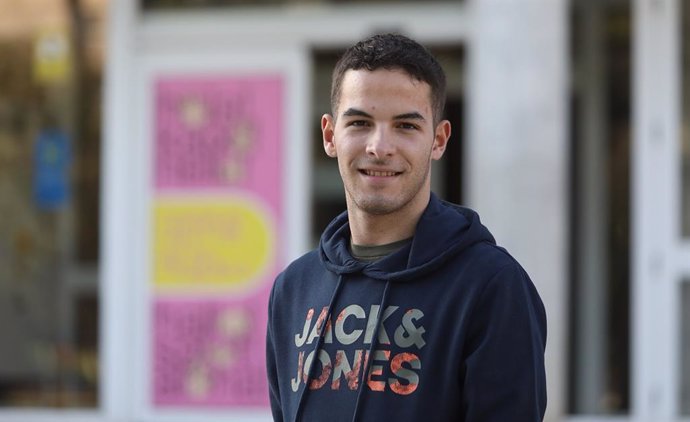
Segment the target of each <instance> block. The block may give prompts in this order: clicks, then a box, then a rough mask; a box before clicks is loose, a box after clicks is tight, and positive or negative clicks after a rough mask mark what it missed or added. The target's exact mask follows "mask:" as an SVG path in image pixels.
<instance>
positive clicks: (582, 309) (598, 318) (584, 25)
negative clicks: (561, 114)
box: [568, 1, 632, 415]
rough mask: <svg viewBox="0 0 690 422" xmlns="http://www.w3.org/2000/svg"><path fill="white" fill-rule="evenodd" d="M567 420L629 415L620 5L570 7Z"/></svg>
mask: <svg viewBox="0 0 690 422" xmlns="http://www.w3.org/2000/svg"><path fill="white" fill-rule="evenodd" d="M572 6H573V10H572V11H573V15H572V18H573V21H572V23H573V25H572V29H573V31H574V32H573V37H572V40H573V45H572V47H571V50H572V52H573V65H574V71H573V102H572V104H573V114H572V116H573V118H572V124H573V126H572V135H571V139H572V141H571V142H572V143H571V145H572V157H573V161H572V162H573V166H572V174H571V180H572V181H573V182H572V196H571V204H572V208H571V216H572V226H571V239H572V246H571V251H572V256H571V268H572V270H571V289H570V293H571V294H570V296H571V307H570V309H571V318H570V321H571V328H570V331H571V332H572V336H571V339H570V371H569V373H570V376H569V380H570V388H569V391H570V397H569V406H568V407H569V412H570V413H572V414H578V415H579V414H600V415H605V414H619V413H627V412H629V411H630V385H631V384H630V369H629V368H630V356H631V354H630V346H629V344H630V318H629V307H630V288H631V285H630V284H631V282H630V271H629V266H630V258H629V257H630V239H629V232H630V211H629V209H630V197H629V190H630V189H629V186H630V159H629V156H630V147H631V143H630V88H629V86H630V66H631V63H630V40H631V22H632V21H631V11H630V4H629V2H617V1H604V2H573V3H572Z"/></svg>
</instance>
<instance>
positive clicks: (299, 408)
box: [293, 274, 387, 422]
mask: <svg viewBox="0 0 690 422" xmlns="http://www.w3.org/2000/svg"><path fill="white" fill-rule="evenodd" d="M342 285H343V275H342V274H341V275H340V276H339V277H338V284H336V285H335V290H333V295H332V296H331V301H330V303H329V304H328V311H326V319H324V320H323V325H322V326H321V331H320V332H319V337H318V338H317V340H316V345H315V346H314V351H313V352H312V353H313V354H314V355H313V358H312V360H311V365H309V368H307V380H306V382H305V383H304V388H303V389H302V392H301V393H300V396H299V402H298V403H297V411H295V418H294V419H293V420H294V421H295V422H297V421H299V420H300V416H301V415H300V414H301V412H302V404H303V403H304V401H305V398H306V394H305V392H306V391H307V390H309V383H310V382H311V381H310V380H311V376H312V373H313V372H314V367H315V366H316V365H315V363H316V360H317V359H318V358H319V356H318V355H319V349H321V345H322V344H323V338H324V336H325V334H326V331H327V328H328V322H329V321H330V320H331V314H332V312H333V305H334V304H335V301H336V299H337V298H338V295H339V294H340V290H341V287H342ZM386 286H387V285H386ZM372 343H373V341H372Z"/></svg>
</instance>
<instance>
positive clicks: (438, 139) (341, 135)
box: [321, 69, 450, 215]
mask: <svg viewBox="0 0 690 422" xmlns="http://www.w3.org/2000/svg"><path fill="white" fill-rule="evenodd" d="M430 89H431V88H430V87H429V85H428V84H427V83H425V82H421V81H418V80H416V79H414V78H412V77H411V76H409V75H408V74H407V73H405V72H403V71H401V70H386V69H378V70H375V71H373V72H372V71H367V70H348V71H347V72H346V73H345V75H344V77H343V81H342V85H341V93H340V103H339V104H338V108H337V110H335V113H337V115H336V116H335V117H332V116H330V115H324V116H323V118H322V120H321V128H322V131H323V140H324V149H325V150H326V153H327V154H328V155H329V156H331V157H337V159H338V167H339V169H340V175H341V177H342V179H343V184H344V186H345V193H346V197H347V202H348V208H349V209H350V210H353V207H354V208H355V209H357V210H361V211H364V212H365V213H368V214H374V215H384V214H390V213H393V212H396V211H399V210H402V209H404V208H405V207H409V206H415V205H416V206H421V207H425V206H426V201H427V200H428V199H429V191H430V180H429V176H430V169H431V160H432V159H434V160H438V159H439V158H441V156H442V155H443V152H444V150H445V146H446V142H447V140H448V137H449V136H450V123H448V121H442V122H440V123H439V124H438V125H437V126H436V127H434V119H433V114H432V106H431V95H430ZM420 204H421V205H420Z"/></svg>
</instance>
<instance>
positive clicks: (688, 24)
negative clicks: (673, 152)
mask: <svg viewBox="0 0 690 422" xmlns="http://www.w3.org/2000/svg"><path fill="white" fill-rule="evenodd" d="M680 7H681V8H682V9H683V11H682V13H683V19H682V28H681V31H682V36H681V41H680V42H681V49H682V53H681V54H682V56H681V60H682V65H683V70H682V82H681V83H682V85H683V108H682V110H683V111H682V113H683V114H682V116H681V122H682V128H681V137H682V138H681V139H682V141H681V142H682V160H683V164H682V167H683V170H682V174H683V176H682V177H683V181H682V185H683V196H682V202H683V203H682V205H681V207H682V208H681V211H682V212H681V215H682V222H681V223H682V228H683V236H684V237H690V41H689V40H690V4H688V2H687V1H683V2H680Z"/></svg>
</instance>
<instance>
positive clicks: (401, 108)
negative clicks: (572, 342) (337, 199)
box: [266, 34, 546, 422]
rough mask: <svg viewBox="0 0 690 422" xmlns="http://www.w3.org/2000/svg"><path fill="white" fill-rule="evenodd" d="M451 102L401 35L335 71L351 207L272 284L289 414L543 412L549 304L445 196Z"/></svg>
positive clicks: (278, 412)
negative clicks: (434, 174) (441, 180)
mask: <svg viewBox="0 0 690 422" xmlns="http://www.w3.org/2000/svg"><path fill="white" fill-rule="evenodd" d="M444 103H445V76H444V73H443V70H442V69H441V67H440V66H439V64H438V63H437V61H436V60H435V59H434V58H433V57H432V56H431V55H430V54H429V52H428V51H427V50H426V49H425V48H424V47H422V46H420V45H419V44H417V43H416V42H414V41H412V40H410V39H408V38H405V37H403V36H399V35H390V34H389V35H377V36H374V37H371V38H369V39H366V40H364V41H361V42H359V43H358V44H356V45H355V46H353V47H351V48H350V49H349V50H347V51H346V52H345V54H344V55H343V57H342V58H341V59H340V61H339V62H338V64H337V65H336V67H335V70H334V72H333V87H332V91H331V108H332V112H333V114H332V115H328V114H327V115H324V116H323V117H322V119H321V128H322V132H323V145H324V149H325V151H326V154H328V156H330V157H333V158H336V159H337V160H338V167H339V169H340V175H341V177H342V179H343V184H344V186H345V196H346V201H347V212H345V213H343V214H341V215H340V216H338V217H336V219H335V220H333V221H332V222H331V223H330V225H329V226H328V227H327V228H326V230H325V231H324V233H323V235H322V236H321V242H320V245H319V248H318V249H317V250H314V251H312V252H310V253H308V254H306V255H304V256H303V257H301V258H299V259H297V260H296V261H295V262H293V263H292V264H291V265H290V266H289V267H288V268H287V269H286V270H285V271H284V272H283V273H281V274H280V275H279V276H278V278H277V279H276V282H275V285H274V287H273V291H272V293H271V298H270V304H269V321H268V334H267V353H266V354H267V367H268V377H269V384H270V400H271V409H272V412H273V417H274V419H275V420H276V421H318V422H320V421H375V420H386V419H388V420H395V421H423V420H429V421H465V422H479V421H481V422H520V421H530V422H531V421H541V420H542V418H543V415H544V410H545V407H546V385H545V375H544V347H545V342H546V318H545V312H544V307H543V305H542V303H541V300H540V298H539V296H538V294H537V292H536V290H535V288H534V286H533V284H532V282H531V281H530V279H529V277H528V275H527V274H526V273H525V271H524V270H523V269H522V268H521V267H520V265H519V264H518V263H517V262H516V261H515V259H513V258H512V257H511V256H510V255H509V254H508V253H507V252H506V251H505V250H504V249H502V248H500V247H498V246H496V244H495V242H494V239H493V237H492V236H491V234H490V233H489V232H488V230H487V229H486V228H485V227H484V226H483V225H482V224H481V223H480V221H479V216H478V215H477V214H476V213H475V212H473V211H471V210H469V209H467V208H462V207H459V206H456V205H453V204H450V203H447V202H444V201H441V200H439V199H438V198H437V197H436V196H435V195H434V194H432V193H431V188H430V174H431V172H430V169H431V162H432V161H433V160H438V159H440V158H441V156H442V155H443V152H444V150H445V147H446V144H447V142H448V138H449V136H450V130H451V129H450V123H449V122H448V121H447V120H442V112H443V107H444ZM516 223H517V222H516Z"/></svg>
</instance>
